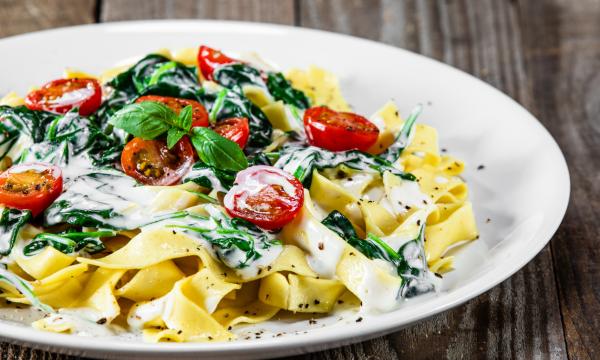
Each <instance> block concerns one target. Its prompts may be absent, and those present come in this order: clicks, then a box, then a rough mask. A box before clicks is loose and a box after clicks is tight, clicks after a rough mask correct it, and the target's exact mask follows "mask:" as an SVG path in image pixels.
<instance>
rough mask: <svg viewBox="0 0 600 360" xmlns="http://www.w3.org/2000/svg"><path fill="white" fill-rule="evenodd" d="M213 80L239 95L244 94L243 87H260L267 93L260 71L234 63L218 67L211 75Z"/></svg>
mask: <svg viewBox="0 0 600 360" xmlns="http://www.w3.org/2000/svg"><path fill="white" fill-rule="evenodd" d="M213 80H214V81H215V82H217V83H218V84H219V85H221V86H223V87H225V88H227V89H230V90H233V91H235V92H237V93H238V94H240V95H243V94H244V86H245V85H254V86H258V87H262V88H263V89H264V90H265V91H268V90H267V87H266V86H265V82H264V81H263V79H262V78H261V74H260V71H258V70H257V69H255V68H253V67H251V66H249V65H247V64H242V63H236V64H227V65H222V66H219V67H218V68H217V69H216V70H215V72H214V73H213Z"/></svg>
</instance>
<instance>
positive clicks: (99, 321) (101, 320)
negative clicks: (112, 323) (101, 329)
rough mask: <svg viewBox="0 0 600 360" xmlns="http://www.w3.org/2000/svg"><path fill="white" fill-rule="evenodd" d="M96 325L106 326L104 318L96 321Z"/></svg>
mask: <svg viewBox="0 0 600 360" xmlns="http://www.w3.org/2000/svg"><path fill="white" fill-rule="evenodd" d="M96 324H98V325H102V324H106V318H101V319H98V321H96Z"/></svg>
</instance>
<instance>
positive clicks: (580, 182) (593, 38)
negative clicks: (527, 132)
mask: <svg viewBox="0 0 600 360" xmlns="http://www.w3.org/2000/svg"><path fill="white" fill-rule="evenodd" d="M519 11H520V12H521V13H522V15H521V17H522V21H521V25H522V28H523V33H524V43H525V47H526V48H527V49H528V52H527V68H528V72H529V73H530V74H531V79H532V83H533V95H534V97H535V99H536V100H537V101H538V102H539V106H538V111H539V113H538V115H539V116H540V118H541V119H542V121H543V122H544V124H545V125H546V126H547V128H548V129H549V130H550V132H551V133H552V134H553V135H554V137H555V138H556V140H557V141H558V143H559V145H560V146H561V148H562V150H563V152H564V154H565V157H566V159H567V163H568V164H569V170H570V173H571V184H572V185H571V191H572V192H571V202H570V204H569V210H568V211H567V215H566V218H565V220H564V222H563V225H562V226H561V227H560V229H559V230H558V232H557V234H556V236H555V239H554V240H553V241H552V253H553V255H554V268H555V269H556V276H557V279H558V284H559V297H560V304H561V308H562V316H563V323H564V329H565V335H566V340H567V348H568V350H569V355H570V357H571V358H572V359H598V358H599V357H600V336H599V333H600V316H599V314H600V284H599V282H598V279H600V266H599V264H600V262H599V261H598V259H599V258H600V249H599V247H598V235H600V231H599V226H598V219H599V216H600V182H599V181H598V180H599V179H600V157H599V156H598V154H599V150H600V97H599V94H600V72H599V71H598V69H600V36H599V35H600V2H598V1H593V0H579V1H575V2H572V1H568V0H557V1H552V2H543V1H542V2H523V3H521V4H520V7H519ZM530 14H536V16H534V17H532V16H528V15H530Z"/></svg>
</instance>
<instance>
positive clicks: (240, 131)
mask: <svg viewBox="0 0 600 360" xmlns="http://www.w3.org/2000/svg"><path fill="white" fill-rule="evenodd" d="M215 132H216V133H217V134H219V135H221V136H222V137H224V138H226V139H229V140H231V141H233V142H234V143H236V144H238V145H239V146H240V148H242V149H243V148H244V146H246V143H247V142H248V137H249V136H250V125H248V119H246V118H229V119H225V120H223V121H219V123H217V125H216V126H215Z"/></svg>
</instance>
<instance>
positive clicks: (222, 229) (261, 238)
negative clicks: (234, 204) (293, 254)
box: [164, 205, 281, 269]
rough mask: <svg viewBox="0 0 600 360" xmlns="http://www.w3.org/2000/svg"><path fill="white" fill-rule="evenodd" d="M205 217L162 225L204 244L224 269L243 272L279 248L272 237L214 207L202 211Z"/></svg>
mask: <svg viewBox="0 0 600 360" xmlns="http://www.w3.org/2000/svg"><path fill="white" fill-rule="evenodd" d="M205 209H206V210H207V211H208V213H209V216H208V217H205V216H200V215H195V214H188V216H187V217H185V218H180V219H178V220H177V222H176V223H170V224H169V221H168V220H167V221H165V222H164V226H165V227H169V228H176V229H181V230H183V231H185V232H187V233H190V235H194V236H196V237H199V238H201V239H203V240H206V241H207V242H208V243H209V244H211V245H212V247H213V249H214V250H215V252H216V254H217V256H218V257H219V259H220V260H221V261H222V262H223V263H224V264H225V265H227V266H228V267H230V268H235V269H243V268H246V267H248V266H249V265H250V264H251V263H252V262H254V261H256V260H257V259H259V258H260V257H261V256H262V254H261V250H266V249H268V248H270V247H272V246H281V242H280V241H279V240H276V239H275V238H274V236H273V234H271V233H268V232H266V231H264V230H261V229H259V228H258V227H256V226H255V225H254V224H252V223H250V222H248V221H246V220H243V219H239V218H230V217H228V216H227V215H226V214H225V213H223V212H222V211H221V210H220V209H219V208H218V207H216V206H214V205H207V206H206V208H205Z"/></svg>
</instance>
